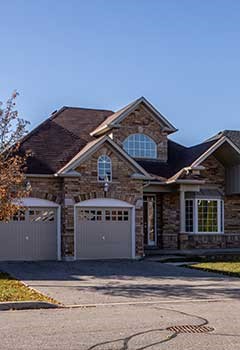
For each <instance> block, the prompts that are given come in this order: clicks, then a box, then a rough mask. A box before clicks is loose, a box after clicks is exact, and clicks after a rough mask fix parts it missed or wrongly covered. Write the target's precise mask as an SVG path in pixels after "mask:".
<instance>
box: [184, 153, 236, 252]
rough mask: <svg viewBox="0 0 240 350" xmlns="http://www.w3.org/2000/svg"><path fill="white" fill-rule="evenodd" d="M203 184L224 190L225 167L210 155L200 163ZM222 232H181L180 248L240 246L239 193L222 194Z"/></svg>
mask: <svg viewBox="0 0 240 350" xmlns="http://www.w3.org/2000/svg"><path fill="white" fill-rule="evenodd" d="M202 165H203V166H205V167H206V169H205V170H204V171H203V172H202V175H203V176H204V178H205V179H206V184H205V185H204V186H209V185H212V186H213V185H214V186H216V188H218V189H220V190H221V191H222V192H223V194H224V192H225V168H224V166H223V165H222V164H221V163H220V162H219V161H218V160H217V159H216V158H215V157H214V156H210V157H209V158H208V159H207V160H206V161H205V162H203V163H202ZM223 199H224V234H181V235H180V241H181V248H182V249H192V248H240V195H233V196H224V197H223Z"/></svg>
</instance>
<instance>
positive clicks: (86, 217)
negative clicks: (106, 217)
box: [78, 210, 103, 221]
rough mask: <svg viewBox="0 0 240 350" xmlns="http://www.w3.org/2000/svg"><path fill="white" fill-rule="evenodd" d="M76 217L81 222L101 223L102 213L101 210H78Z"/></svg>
mask: <svg viewBox="0 0 240 350" xmlns="http://www.w3.org/2000/svg"><path fill="white" fill-rule="evenodd" d="M78 217H79V220H81V221H102V218H103V212H102V210H80V211H79V215H78Z"/></svg>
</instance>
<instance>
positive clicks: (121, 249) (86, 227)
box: [76, 208, 132, 259]
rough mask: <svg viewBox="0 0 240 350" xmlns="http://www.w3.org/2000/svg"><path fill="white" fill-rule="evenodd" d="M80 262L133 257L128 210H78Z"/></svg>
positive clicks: (77, 239)
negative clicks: (83, 260) (81, 260)
mask: <svg viewBox="0 0 240 350" xmlns="http://www.w3.org/2000/svg"><path fill="white" fill-rule="evenodd" d="M76 216H77V223H76V257H77V258H78V259H113V258H131V256H132V233H131V210H130V209H128V208H104V209H102V208H101V209H99V208H84V209H81V208H80V209H77V215H76Z"/></svg>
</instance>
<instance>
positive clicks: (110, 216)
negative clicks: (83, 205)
mask: <svg viewBox="0 0 240 350" xmlns="http://www.w3.org/2000/svg"><path fill="white" fill-rule="evenodd" d="M78 219H79V220H80V221H128V220H129V212H128V211H127V210H116V209H113V210H111V209H106V210H100V209H93V210H90V209H83V210H79V212H78Z"/></svg>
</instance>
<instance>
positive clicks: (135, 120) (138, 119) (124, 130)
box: [112, 106, 168, 162]
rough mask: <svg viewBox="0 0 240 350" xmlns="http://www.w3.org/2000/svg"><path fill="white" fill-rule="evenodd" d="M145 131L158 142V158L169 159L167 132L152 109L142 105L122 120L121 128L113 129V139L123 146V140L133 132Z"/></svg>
mask: <svg viewBox="0 0 240 350" xmlns="http://www.w3.org/2000/svg"><path fill="white" fill-rule="evenodd" d="M137 133H144V134H145V135H147V136H149V137H151V138H152V139H153V141H155V142H156V144H157V158H158V159H159V160H161V161H164V162H166V161H167V156H168V155H167V148H168V145H167V143H168V139H167V134H166V132H165V131H164V130H163V128H162V127H161V125H160V123H159V122H158V121H157V120H156V117H154V116H153V115H152V114H151V113H150V111H148V110H146V108H145V107H143V106H140V107H139V109H138V110H137V111H135V112H134V113H131V114H130V115H129V116H127V117H126V118H125V119H124V120H123V121H122V122H121V125H120V126H119V128H116V129H113V131H112V134H113V140H114V141H115V142H116V143H118V144H119V145H120V146H122V143H123V141H124V140H125V139H126V137H128V136H129V135H131V134H137Z"/></svg>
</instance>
